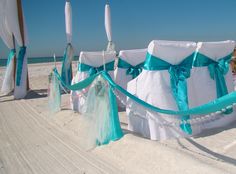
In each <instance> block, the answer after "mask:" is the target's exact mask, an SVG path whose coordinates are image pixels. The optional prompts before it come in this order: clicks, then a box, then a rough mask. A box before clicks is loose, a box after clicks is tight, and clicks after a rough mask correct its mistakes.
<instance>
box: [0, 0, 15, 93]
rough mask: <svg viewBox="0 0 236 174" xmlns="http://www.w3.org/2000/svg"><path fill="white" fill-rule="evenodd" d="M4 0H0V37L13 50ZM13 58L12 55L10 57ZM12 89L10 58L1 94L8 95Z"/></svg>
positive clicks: (12, 66) (12, 72) (12, 63)
mask: <svg viewBox="0 0 236 174" xmlns="http://www.w3.org/2000/svg"><path fill="white" fill-rule="evenodd" d="M6 5H7V1H6V0H0V37H1V38H2V40H3V42H4V43H5V45H6V46H7V47H8V48H9V49H13V48H14V42H13V35H12V33H11V32H10V31H9V26H8V21H7V16H6ZM11 56H14V55H11ZM13 89H14V59H13V58H12V59H11V61H10V62H8V65H7V67H6V71H5V75H4V79H3V83H2V88H1V92H2V93H4V94H8V93H9V92H11V91H12V90H13Z"/></svg>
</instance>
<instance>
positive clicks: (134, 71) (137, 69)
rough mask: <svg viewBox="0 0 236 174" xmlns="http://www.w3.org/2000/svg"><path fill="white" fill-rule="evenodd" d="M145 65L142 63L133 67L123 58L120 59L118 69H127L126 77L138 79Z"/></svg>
mask: <svg viewBox="0 0 236 174" xmlns="http://www.w3.org/2000/svg"><path fill="white" fill-rule="evenodd" d="M143 65H144V63H143V62H142V63H140V64H138V65H135V66H133V65H131V64H129V63H128V62H126V61H125V60H123V59H121V58H119V61H118V67H119V68H123V69H127V70H126V75H131V76H132V79H134V78H136V77H137V76H138V75H139V74H140V73H141V72H142V68H143Z"/></svg>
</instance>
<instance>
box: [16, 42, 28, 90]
mask: <svg viewBox="0 0 236 174" xmlns="http://www.w3.org/2000/svg"><path fill="white" fill-rule="evenodd" d="M25 53H26V47H25V46H22V47H20V51H19V55H18V59H17V70H16V86H20V81H21V75H22V68H23V63H24V58H25Z"/></svg>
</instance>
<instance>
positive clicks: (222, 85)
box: [194, 53, 233, 114]
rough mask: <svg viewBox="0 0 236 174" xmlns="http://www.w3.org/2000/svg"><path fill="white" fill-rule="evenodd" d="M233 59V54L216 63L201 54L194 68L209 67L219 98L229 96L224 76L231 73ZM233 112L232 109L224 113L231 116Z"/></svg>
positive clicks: (198, 55)
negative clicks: (230, 63) (230, 67)
mask: <svg viewBox="0 0 236 174" xmlns="http://www.w3.org/2000/svg"><path fill="white" fill-rule="evenodd" d="M231 57H232V53H231V54H229V55H227V56H226V57H223V58H221V59H219V60H218V61H214V60H212V59H211V58H209V57H207V56H205V55H203V54H201V53H198V54H197V57H196V62H195V63H194V66H196V67H202V66H208V71H209V74H210V77H211V79H213V80H215V82H216V95H217V98H220V97H222V96H224V95H226V94H228V89H227V85H226V82H225V77H224V76H225V75H226V74H227V73H228V71H229V62H230V60H231ZM232 112H233V110H232V109H227V110H226V111H225V112H224V114H230V113H232Z"/></svg>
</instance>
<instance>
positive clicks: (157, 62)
mask: <svg viewBox="0 0 236 174" xmlns="http://www.w3.org/2000/svg"><path fill="white" fill-rule="evenodd" d="M193 55H194V54H191V55H190V56H188V57H186V58H185V59H184V60H183V61H182V62H181V63H180V64H178V65H172V64H170V63H168V62H166V61H164V60H162V59H160V58H158V57H155V56H153V55H151V54H149V53H147V57H146V61H145V64H144V69H146V70H151V71H153V70H168V72H169V74H170V84H171V90H172V94H173V96H174V98H175V101H176V104H177V106H178V108H179V110H188V109H189V107H188V95H187V83H186V79H187V78H189V77H190V69H191V68H192V62H193ZM189 118H190V116H189V115H184V116H181V119H182V121H184V122H183V123H181V124H180V128H181V129H182V130H183V131H184V132H185V133H187V134H192V128H191V125H190V123H188V122H187V121H188V120H189Z"/></svg>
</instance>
